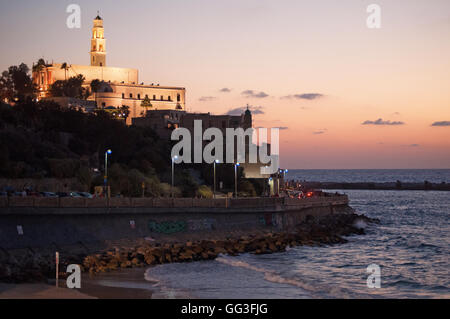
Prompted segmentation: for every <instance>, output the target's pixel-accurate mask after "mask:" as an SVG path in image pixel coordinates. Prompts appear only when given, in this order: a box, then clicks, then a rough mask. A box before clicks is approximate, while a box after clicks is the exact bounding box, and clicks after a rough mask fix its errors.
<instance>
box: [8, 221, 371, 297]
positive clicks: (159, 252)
mask: <svg viewBox="0 0 450 319" xmlns="http://www.w3.org/2000/svg"><path fill="white" fill-rule="evenodd" d="M360 221H362V222H364V223H377V222H379V221H378V220H374V219H371V218H368V217H366V216H364V215H357V214H354V213H351V214H336V215H333V214H331V215H326V216H322V217H320V218H318V217H316V218H314V217H312V216H309V217H308V218H306V219H305V220H304V221H303V222H302V223H300V224H298V225H297V226H296V227H295V229H292V230H290V231H278V232H276V231H274V230H273V229H271V230H267V231H261V230H258V231H255V232H250V233H249V231H248V230H247V231H245V232H237V233H232V232H231V233H230V232H227V233H223V234H221V233H213V234H209V236H208V235H207V234H197V235H198V236H192V234H185V235H186V236H175V238H172V240H170V239H169V238H170V236H169V237H168V238H164V239H163V238H158V239H157V240H154V241H150V242H149V241H147V240H145V239H140V240H134V241H128V242H115V243H110V245H109V246H108V247H107V248H104V249H102V250H100V251H97V252H96V253H90V254H89V253H88V254H82V255H79V254H78V255H70V254H67V253H65V254H63V255H62V257H61V259H60V269H61V271H63V269H65V267H66V266H67V265H69V264H79V265H80V266H81V270H82V276H84V277H83V278H84V279H87V280H86V281H85V282H86V283H87V284H88V286H87V287H83V288H82V289H81V290H80V292H83V291H84V292H86V293H87V294H88V295H89V294H91V295H94V296H98V297H100V298H109V297H114V296H115V294H114V293H111V292H106V291H105V289H100V288H99V287H98V285H99V284H100V283H99V281H101V282H102V285H103V286H105V283H106V286H110V287H112V288H113V290H114V289H116V290H117V289H122V288H123V287H120V285H119V286H118V283H117V282H120V274H121V272H120V271H118V270H125V272H122V274H123V273H127V272H128V271H131V272H132V274H134V277H133V276H131V277H129V276H127V277H126V278H124V280H126V281H128V283H130V280H131V283H132V284H133V281H134V284H135V286H136V284H137V282H139V283H140V284H142V279H143V277H144V272H145V269H146V268H148V267H150V266H152V265H158V264H164V263H180V262H192V261H201V260H213V259H215V258H216V257H218V256H219V255H221V254H225V255H231V256H236V255H239V254H242V253H253V254H271V253H276V252H283V251H285V250H286V249H287V248H288V247H295V246H321V245H333V244H342V243H346V242H347V240H346V239H345V238H343V237H344V236H348V235H352V234H359V235H362V234H364V230H363V229H362V228H360V227H358V223H359V222H360ZM219 235H220V236H219ZM53 258H54V257H51V256H45V255H39V256H36V255H31V256H30V255H28V257H27V256H22V261H21V262H20V263H17V261H16V262H15V264H11V259H10V260H9V261H8V262H9V264H7V265H5V266H6V268H5V267H2V268H4V269H3V270H2V269H0V270H2V272H0V274H1V273H3V277H2V278H3V280H5V279H6V280H9V281H11V282H13V283H21V282H30V281H34V282H36V281H38V282H39V281H40V282H51V281H52V280H53V282H54V279H50V280H48V279H45V278H51V277H53V276H54V273H55V270H54V261H53ZM30 259H31V261H32V262H31V264H30ZM2 266H3V265H2ZM8 273H9V274H8ZM90 274H91V275H94V274H102V276H101V277H96V276H92V277H89V275H90ZM109 274H111V276H112V277H111V278H109V279H111V280H113V281H114V282H115V284H112V283H111V282H109V285H108V280H109V279H108V275H109ZM136 274H137V275H136ZM65 276H67V274H66V273H64V272H60V280H61V281H62V282H64V278H65ZM136 276H137V277H136ZM128 286H129V285H127V287H128ZM150 286H151V283H149V284H148V285H145V286H144V287H142V286H139V285H137V286H136V288H137V289H141V288H142V289H144V290H146V291H145V292H142V291H140V292H134V293H129V294H130V295H131V296H132V298H141V297H142V298H151V296H152V293H151V287H150ZM110 290H111V289H110ZM127 294H128V293H127ZM0 297H1V296H0Z"/></svg>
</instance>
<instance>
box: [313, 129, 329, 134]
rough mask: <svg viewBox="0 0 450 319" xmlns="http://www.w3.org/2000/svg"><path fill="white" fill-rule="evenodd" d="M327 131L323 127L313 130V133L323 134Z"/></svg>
mask: <svg viewBox="0 0 450 319" xmlns="http://www.w3.org/2000/svg"><path fill="white" fill-rule="evenodd" d="M326 131H328V130H327V129H326V128H323V129H319V130H316V131H314V132H313V134H314V135H320V134H325V132H326Z"/></svg>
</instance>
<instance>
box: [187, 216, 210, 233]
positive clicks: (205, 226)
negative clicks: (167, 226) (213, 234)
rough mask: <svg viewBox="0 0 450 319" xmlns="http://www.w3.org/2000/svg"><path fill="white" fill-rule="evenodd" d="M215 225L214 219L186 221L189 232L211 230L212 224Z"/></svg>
mask: <svg viewBox="0 0 450 319" xmlns="http://www.w3.org/2000/svg"><path fill="white" fill-rule="evenodd" d="M215 223H216V220H215V219H212V218H203V219H190V220H188V228H189V230H192V231H196V230H213V229H214V228H215V227H214V224H215Z"/></svg>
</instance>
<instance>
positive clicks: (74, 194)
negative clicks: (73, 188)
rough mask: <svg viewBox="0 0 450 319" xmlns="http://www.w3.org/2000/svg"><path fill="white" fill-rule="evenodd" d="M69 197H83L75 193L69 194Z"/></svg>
mask: <svg viewBox="0 0 450 319" xmlns="http://www.w3.org/2000/svg"><path fill="white" fill-rule="evenodd" d="M69 196H70V197H74V198H82V197H83V196H82V195H80V194H79V193H77V192H70V193H69Z"/></svg>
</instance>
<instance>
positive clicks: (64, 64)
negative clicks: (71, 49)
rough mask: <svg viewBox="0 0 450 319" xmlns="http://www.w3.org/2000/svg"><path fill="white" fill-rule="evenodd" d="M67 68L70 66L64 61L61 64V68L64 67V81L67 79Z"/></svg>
mask: <svg viewBox="0 0 450 319" xmlns="http://www.w3.org/2000/svg"><path fill="white" fill-rule="evenodd" d="M69 68H70V66H69V65H68V64H67V63H66V62H64V63H63V64H62V65H61V69H64V80H66V81H67V70H69Z"/></svg>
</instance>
